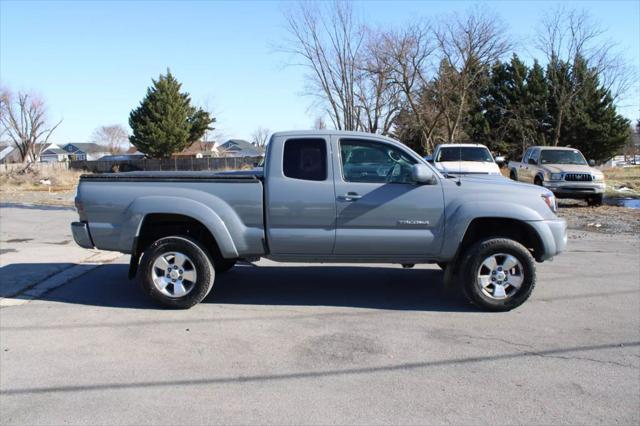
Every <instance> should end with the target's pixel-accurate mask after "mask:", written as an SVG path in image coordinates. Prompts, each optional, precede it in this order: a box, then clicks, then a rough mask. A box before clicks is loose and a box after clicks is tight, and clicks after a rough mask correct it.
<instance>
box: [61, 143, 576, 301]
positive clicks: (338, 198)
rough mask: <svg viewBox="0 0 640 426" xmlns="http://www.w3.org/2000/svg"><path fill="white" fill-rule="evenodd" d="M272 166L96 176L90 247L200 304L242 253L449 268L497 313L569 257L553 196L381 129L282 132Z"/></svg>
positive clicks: (86, 206) (85, 219)
mask: <svg viewBox="0 0 640 426" xmlns="http://www.w3.org/2000/svg"><path fill="white" fill-rule="evenodd" d="M265 158H266V161H265V164H264V168H262V169H255V170H251V171H241V172H234V173H229V174H227V173H219V174H215V173H210V172H132V173H112V174H98V175H86V176H83V177H82V178H81V180H80V184H79V187H78V193H77V196H76V206H77V210H78V213H79V216H80V221H79V222H74V223H73V224H72V225H71V228H72V231H73V236H74V239H75V241H76V242H77V243H78V244H79V245H80V246H82V247H87V248H89V247H97V248H99V249H102V250H114V251H120V252H123V253H129V254H131V264H130V276H131V277H133V276H135V275H136V274H137V275H139V276H140V282H141V284H142V288H143V289H144V291H145V292H146V293H148V294H149V295H150V296H151V297H152V298H153V299H155V300H156V301H158V302H160V303H161V304H163V305H165V306H169V307H175V308H188V307H191V306H193V305H195V304H197V303H198V302H200V301H201V300H202V299H203V298H204V297H205V296H206V295H207V294H208V293H209V291H210V290H211V288H212V285H213V283H214V278H215V276H216V275H217V274H222V273H224V272H225V271H227V270H229V269H230V268H232V267H233V266H234V264H235V263H236V262H237V261H238V260H241V259H243V260H250V261H251V260H255V259H258V258H260V257H267V258H269V259H272V260H275V261H284V262H370V263H397V264H402V265H404V266H412V265H413V264H416V263H437V264H438V265H440V266H441V267H443V268H444V269H445V277H446V282H448V283H459V284H460V285H461V288H462V290H463V291H464V294H465V295H466V296H467V297H468V299H469V300H470V301H471V302H473V303H475V304H476V305H478V306H479V307H481V308H484V309H487V310H494V311H504V310H510V309H513V308H515V307H517V306H519V305H520V304H522V303H523V302H524V301H525V300H526V299H527V298H528V297H529V295H530V294H531V292H532V290H533V288H534V286H535V283H536V274H535V261H538V262H542V261H545V260H547V259H550V258H552V257H553V256H555V255H557V254H558V253H560V252H562V251H563V250H564V248H565V245H566V241H567V238H566V224H565V222H564V220H562V219H558V218H557V217H556V215H555V210H556V202H555V197H554V196H553V194H552V193H551V192H550V191H548V190H546V189H544V188H537V187H535V186H533V185H521V184H514V183H512V182H511V181H509V180H508V179H493V178H489V177H482V176H465V177H462V178H459V177H458V178H456V179H447V178H446V177H444V176H443V175H441V174H440V173H439V172H438V171H437V170H435V169H434V168H433V167H432V166H431V165H428V164H427V163H426V162H425V161H424V160H423V159H422V158H421V157H420V156H419V155H418V154H416V153H415V152H413V151H412V150H410V149H409V148H408V147H407V146H405V145H403V144H401V143H399V142H397V141H395V140H392V139H389V138H386V137H382V136H378V135H372V134H366V133H356V132H338V131H306V132H281V133H275V134H274V135H273V136H272V137H271V140H270V143H269V145H268V148H267V152H266V157H265Z"/></svg>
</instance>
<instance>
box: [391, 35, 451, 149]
mask: <svg viewBox="0 0 640 426" xmlns="http://www.w3.org/2000/svg"><path fill="white" fill-rule="evenodd" d="M379 46H380V50H381V52H382V58H383V61H384V63H385V66H386V69H387V74H388V79H389V82H390V84H391V85H392V87H395V88H397V90H398V91H399V92H400V93H401V94H402V102H403V103H404V104H405V107H406V108H407V109H408V110H409V112H410V113H411V115H412V116H413V119H414V120H415V122H416V124H417V125H418V127H419V128H420V132H421V138H422V145H423V148H426V150H427V151H429V152H430V151H432V150H433V148H434V141H433V132H434V130H435V128H436V126H437V123H438V121H439V118H440V114H439V113H435V114H434V113H433V111H432V110H431V109H430V108H425V107H424V102H423V101H424V97H425V93H426V91H428V90H429V87H430V86H429V78H428V76H427V73H428V68H429V67H430V66H431V62H432V59H433V57H434V51H435V44H434V42H433V33H432V32H431V27H430V25H429V23H427V22H420V23H416V24H412V25H408V26H406V27H404V28H403V29H401V30H399V31H387V32H385V33H384V34H383V35H382V38H381V41H380V43H379Z"/></svg>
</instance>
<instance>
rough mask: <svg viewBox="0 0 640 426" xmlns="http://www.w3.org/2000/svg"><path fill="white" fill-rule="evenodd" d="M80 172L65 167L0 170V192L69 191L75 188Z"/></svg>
mask: <svg viewBox="0 0 640 426" xmlns="http://www.w3.org/2000/svg"><path fill="white" fill-rule="evenodd" d="M81 174H82V172H80V171H77V170H65V169H48V170H47V169H35V170H27V171H25V172H20V171H3V172H0V188H1V190H2V192H17V191H47V192H50V191H52V192H57V191H69V190H73V189H75V188H76V186H77V185H78V180H79V178H80V175H81Z"/></svg>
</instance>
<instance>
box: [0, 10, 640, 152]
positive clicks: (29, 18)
mask: <svg viewBox="0 0 640 426" xmlns="http://www.w3.org/2000/svg"><path fill="white" fill-rule="evenodd" d="M557 4H558V3H557V2H552V1H549V2H545V1H511V2H506V1H505V2H500V1H491V2H465V1H409V2H392V1H356V2H354V9H355V11H356V13H357V14H359V16H361V18H362V20H363V21H364V22H365V23H366V24H368V25H371V26H373V27H385V28H386V27H401V26H402V25H404V24H406V23H408V22H411V21H412V20H415V19H417V18H420V17H425V18H432V19H436V20H437V19H438V17H441V16H443V15H446V14H449V13H452V12H463V11H465V10H467V9H469V8H472V7H475V6H476V5H480V7H482V8H487V9H489V10H492V11H493V12H495V13H496V14H498V15H499V16H500V17H501V18H502V20H503V21H504V23H506V24H507V27H508V29H509V34H510V37H511V38H512V40H513V41H514V42H515V43H516V45H518V46H520V47H519V48H518V49H517V53H518V54H520V56H522V57H523V58H525V60H527V61H531V58H532V57H535V56H538V57H541V56H542V55H541V54H539V53H537V52H535V50H534V49H533V48H531V47H530V46H531V45H532V38H533V33H534V30H535V28H536V25H537V22H538V20H539V18H540V17H541V16H542V15H543V13H545V11H548V10H550V9H552V8H554V7H556V6H557ZM565 5H566V6H568V7H576V8H578V9H584V10H586V11H588V12H589V13H590V14H591V15H592V16H593V17H594V18H596V19H597V20H598V21H599V22H600V24H601V25H602V26H603V27H604V28H606V29H607V35H606V37H607V38H609V39H611V40H613V41H615V42H616V43H617V45H618V49H620V50H621V51H622V52H624V55H625V56H626V59H627V60H628V62H629V64H630V65H631V66H632V67H633V68H634V69H635V70H636V76H640V1H638V0H635V1H602V2H600V1H582V2H565ZM290 7H292V4H291V3H287V2H269V1H259V2H250V1H237V2H218V1H192V2H189V1H180V2H175V1H133V2H125V1H108V2H101V1H85V2H82V1H70V2H62V1H36V2H31V1H6V0H0V85H1V86H2V87H5V88H9V89H11V90H12V91H29V92H33V93H37V94H38V95H40V96H41V97H42V98H43V99H45V100H46V102H47V105H48V114H49V118H50V119H51V120H52V121H57V120H59V119H62V120H63V122H62V124H61V125H60V127H59V128H58V129H57V130H56V132H55V133H54V135H53V136H52V140H51V142H55V143H67V142H87V141H90V140H91V135H92V133H93V131H94V130H95V129H96V128H97V127H99V126H103V125H111V124H122V125H124V126H126V127H127V128H128V125H127V123H128V117H129V112H130V111H131V109H133V108H135V107H136V106H137V105H139V103H140V100H141V99H142V98H143V97H144V95H145V93H146V89H147V87H148V86H149V85H150V84H151V79H152V78H157V76H158V75H159V74H160V73H164V72H165V71H166V69H167V68H170V69H171V72H172V73H173V74H174V75H175V76H176V78H178V80H179V81H180V82H181V83H182V85H183V86H182V87H183V90H186V91H187V92H189V93H190V94H191V98H192V100H193V102H194V103H195V104H196V105H200V106H206V107H207V109H208V110H210V111H213V113H214V115H215V117H216V120H217V122H216V125H215V127H216V128H217V132H218V134H217V137H218V138H219V139H226V138H231V137H238V138H243V139H250V137H251V134H252V133H253V132H254V131H255V130H256V129H257V128H258V127H263V128H267V129H270V130H271V131H277V130H289V129H309V128H311V127H312V126H313V123H314V120H315V118H316V117H317V116H318V115H319V114H318V112H317V111H316V110H315V109H314V108H313V107H312V104H313V100H312V99H311V98H310V97H309V96H307V95H305V93H304V92H305V91H304V89H305V77H304V76H305V72H306V71H305V69H304V68H302V67H299V66H295V65H291V63H292V62H293V59H292V58H291V57H290V56H289V55H287V54H285V53H282V52H281V49H279V48H278V46H281V45H282V44H283V42H284V40H285V39H286V37H287V33H286V30H285V26H284V18H283V16H284V12H285V11H286V10H287V9H288V8H290ZM639 96H640V95H639V94H638V92H637V91H634V92H632V93H631V94H630V95H629V96H627V98H626V99H625V100H624V103H623V104H621V105H620V107H619V111H620V112H621V113H622V114H623V115H625V116H626V117H628V118H630V119H633V120H635V119H637V118H639V117H640V100H639V99H638V98H639Z"/></svg>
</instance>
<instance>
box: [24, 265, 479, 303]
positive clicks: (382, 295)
mask: <svg viewBox="0 0 640 426" xmlns="http://www.w3.org/2000/svg"><path fill="white" fill-rule="evenodd" d="M22 266H23V267H29V264H23V265H22ZM127 271H128V265H125V264H107V265H103V266H100V267H98V268H96V269H94V270H92V271H90V272H88V273H86V274H85V275H82V276H80V277H78V278H76V279H74V280H72V281H70V282H68V283H66V284H64V285H62V286H61V287H58V288H56V289H54V290H52V291H50V292H48V293H45V294H44V295H41V296H39V297H38V299H39V300H46V301H53V302H60V303H71V304H81V305H91V306H102V307H113V308H124V309H162V308H159V307H158V305H156V304H154V303H153V302H152V301H151V300H150V299H149V297H148V296H146V295H145V294H144V293H143V292H142V290H141V289H140V286H139V285H138V283H137V282H136V281H130V280H128V279H127ZM442 278H443V272H442V271H440V270H436V269H402V268H400V267H399V266H393V267H392V266H389V267H373V266H293V267H284V266H267V267H256V266H253V265H250V264H239V265H237V266H236V267H234V268H233V269H232V270H230V271H228V272H226V273H224V274H220V275H218V276H217V277H216V281H215V284H214V287H213V290H212V291H211V293H210V294H209V295H208V296H207V297H206V298H205V300H203V302H202V304H204V305H207V304H238V305H273V306H295V305H298V306H336V307H354V308H372V309H392V310H425V311H460V312H463V311H472V310H474V309H473V307H471V306H470V305H469V304H468V303H466V302H465V301H464V300H463V299H462V298H460V297H458V296H456V295H455V294H454V293H453V292H451V291H446V289H445V288H444V286H443V283H442ZM21 297H22V296H20V295H18V296H14V298H15V299H20V298H21Z"/></svg>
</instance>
